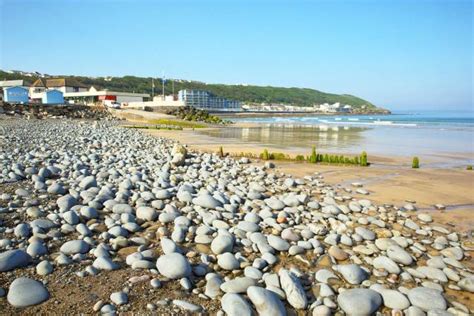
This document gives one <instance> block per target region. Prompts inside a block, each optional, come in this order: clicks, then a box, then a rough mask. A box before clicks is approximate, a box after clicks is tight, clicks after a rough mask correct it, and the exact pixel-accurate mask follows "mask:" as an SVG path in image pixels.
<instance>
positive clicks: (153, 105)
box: [126, 99, 185, 109]
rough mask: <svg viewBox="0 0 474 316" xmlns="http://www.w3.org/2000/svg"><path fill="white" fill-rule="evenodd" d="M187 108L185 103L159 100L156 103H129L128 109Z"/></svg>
mask: <svg viewBox="0 0 474 316" xmlns="http://www.w3.org/2000/svg"><path fill="white" fill-rule="evenodd" d="M183 106H185V104H184V101H166V100H157V99H155V101H146V102H129V103H128V105H127V106H126V108H137V109H144V108H145V107H148V108H160V107H165V108H171V109H175V108H179V107H183Z"/></svg>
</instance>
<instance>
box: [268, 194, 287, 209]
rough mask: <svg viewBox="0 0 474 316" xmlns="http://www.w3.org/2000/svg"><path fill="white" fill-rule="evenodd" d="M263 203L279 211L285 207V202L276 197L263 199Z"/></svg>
mask: <svg viewBox="0 0 474 316" xmlns="http://www.w3.org/2000/svg"><path fill="white" fill-rule="evenodd" d="M264 201H265V204H267V205H268V207H270V208H271V209H272V210H275V211H280V210H282V209H284V208H285V203H283V202H282V201H280V200H279V199H276V198H273V197H272V198H269V199H265V200H264Z"/></svg>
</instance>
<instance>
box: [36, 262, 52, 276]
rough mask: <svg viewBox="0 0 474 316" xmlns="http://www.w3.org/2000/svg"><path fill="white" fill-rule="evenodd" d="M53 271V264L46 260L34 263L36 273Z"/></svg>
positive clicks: (42, 273) (46, 273)
mask: <svg viewBox="0 0 474 316" xmlns="http://www.w3.org/2000/svg"><path fill="white" fill-rule="evenodd" d="M51 272H53V265H52V264H51V263H50V262H49V261H48V260H43V261H41V262H40V263H38V264H37V265H36V273H37V274H38V275H41V276H44V275H48V274H51Z"/></svg>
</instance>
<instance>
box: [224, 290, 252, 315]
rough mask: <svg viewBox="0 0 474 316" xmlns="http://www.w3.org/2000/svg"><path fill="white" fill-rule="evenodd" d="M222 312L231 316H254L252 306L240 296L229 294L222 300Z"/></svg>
mask: <svg viewBox="0 0 474 316" xmlns="http://www.w3.org/2000/svg"><path fill="white" fill-rule="evenodd" d="M221 306H222V310H223V311H224V312H225V313H226V315H229V316H252V315H253V311H252V307H251V306H250V304H249V303H248V302H247V300H246V299H244V298H243V297H242V296H241V295H239V294H234V293H227V294H224V296H223V297H222V299H221Z"/></svg>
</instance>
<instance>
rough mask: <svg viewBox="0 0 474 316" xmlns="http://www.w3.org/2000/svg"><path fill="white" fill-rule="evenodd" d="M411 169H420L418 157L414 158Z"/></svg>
mask: <svg viewBox="0 0 474 316" xmlns="http://www.w3.org/2000/svg"><path fill="white" fill-rule="evenodd" d="M411 167H412V168H413V169H418V168H420V160H419V159H418V157H413V161H412V163H411Z"/></svg>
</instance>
